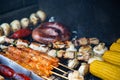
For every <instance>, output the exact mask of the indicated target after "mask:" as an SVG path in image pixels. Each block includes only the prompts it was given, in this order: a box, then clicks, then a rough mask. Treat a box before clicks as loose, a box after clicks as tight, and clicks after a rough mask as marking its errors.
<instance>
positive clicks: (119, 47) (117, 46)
mask: <svg viewBox="0 0 120 80" xmlns="http://www.w3.org/2000/svg"><path fill="white" fill-rule="evenodd" d="M110 50H111V51H118V52H120V44H118V43H115V42H114V43H112V45H111V46H110Z"/></svg>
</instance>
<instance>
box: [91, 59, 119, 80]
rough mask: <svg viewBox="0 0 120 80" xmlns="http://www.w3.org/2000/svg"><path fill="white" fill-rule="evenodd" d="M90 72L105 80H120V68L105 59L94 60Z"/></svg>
mask: <svg viewBox="0 0 120 80" xmlns="http://www.w3.org/2000/svg"><path fill="white" fill-rule="evenodd" d="M90 73H92V74H93V75H95V76H97V77H99V78H101V79H103V80H120V68H119V67H117V66H115V65H112V64H110V63H107V62H103V61H98V60H96V61H94V62H92V63H91V64H90Z"/></svg>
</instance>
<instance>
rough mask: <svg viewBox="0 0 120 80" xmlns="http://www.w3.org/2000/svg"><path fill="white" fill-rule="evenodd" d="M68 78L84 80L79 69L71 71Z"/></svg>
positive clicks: (70, 79)
mask: <svg viewBox="0 0 120 80" xmlns="http://www.w3.org/2000/svg"><path fill="white" fill-rule="evenodd" d="M68 79H69V80H84V78H83V76H81V75H80V74H79V72H78V71H73V72H71V73H69V74H68Z"/></svg>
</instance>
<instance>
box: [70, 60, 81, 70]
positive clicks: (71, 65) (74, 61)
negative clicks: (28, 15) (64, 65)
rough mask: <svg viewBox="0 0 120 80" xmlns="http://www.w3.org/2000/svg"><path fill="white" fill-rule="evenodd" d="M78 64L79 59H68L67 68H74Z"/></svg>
mask: <svg viewBox="0 0 120 80" xmlns="http://www.w3.org/2000/svg"><path fill="white" fill-rule="evenodd" d="M78 64H79V61H78V60H77V59H73V60H69V61H68V67H69V68H76V67H77V65H78Z"/></svg>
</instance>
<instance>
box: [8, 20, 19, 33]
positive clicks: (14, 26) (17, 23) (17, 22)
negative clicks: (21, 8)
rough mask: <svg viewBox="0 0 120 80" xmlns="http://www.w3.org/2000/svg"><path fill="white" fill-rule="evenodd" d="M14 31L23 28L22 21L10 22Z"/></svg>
mask: <svg viewBox="0 0 120 80" xmlns="http://www.w3.org/2000/svg"><path fill="white" fill-rule="evenodd" d="M10 25H11V28H12V31H13V32H16V31H18V30H20V29H21V25H20V21H19V20H14V21H12V22H11V23H10Z"/></svg>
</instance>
